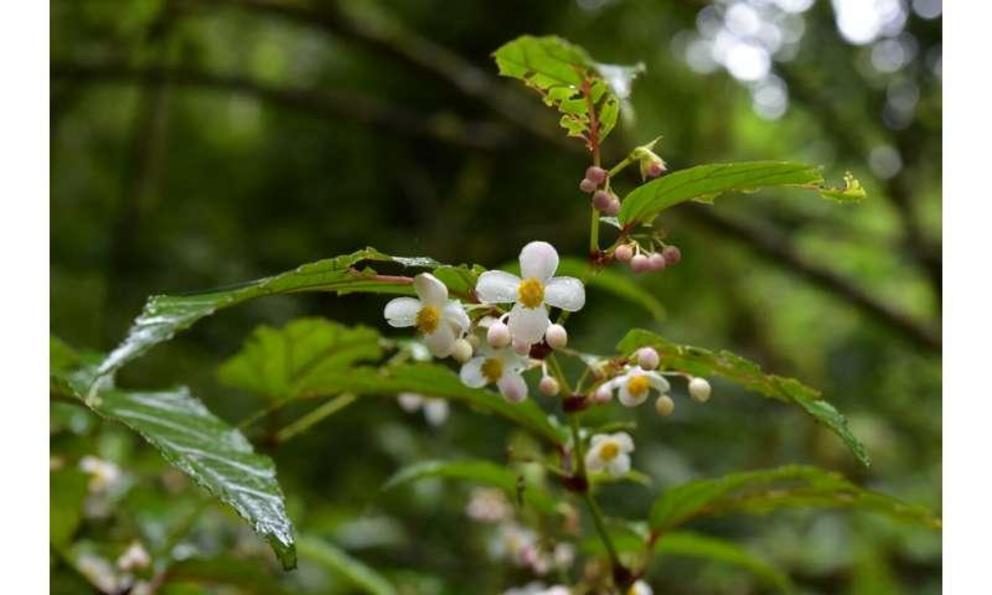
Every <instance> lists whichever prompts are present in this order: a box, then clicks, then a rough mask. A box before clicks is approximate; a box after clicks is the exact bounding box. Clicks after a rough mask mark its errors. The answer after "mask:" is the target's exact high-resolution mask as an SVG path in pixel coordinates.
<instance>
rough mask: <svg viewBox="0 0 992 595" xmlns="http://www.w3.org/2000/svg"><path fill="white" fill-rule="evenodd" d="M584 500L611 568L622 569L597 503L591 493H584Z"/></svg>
mask: <svg viewBox="0 0 992 595" xmlns="http://www.w3.org/2000/svg"><path fill="white" fill-rule="evenodd" d="M585 499H586V505H587V506H588V507H589V513H590V514H591V516H592V522H593V524H594V525H595V526H596V532H597V533H598V534H599V539H600V541H602V542H603V545H604V546H606V551H607V552H608V553H609V555H610V563H611V564H612V565H613V568H622V567H623V564H621V563H620V556H618V555H617V549H616V547H615V546H614V545H613V540H611V539H610V534H609V533H607V532H606V521H605V520H604V519H603V511H602V509H600V508H599V502H596V497H595V496H593V495H592V492H586V493H585ZM618 586H620V585H618Z"/></svg>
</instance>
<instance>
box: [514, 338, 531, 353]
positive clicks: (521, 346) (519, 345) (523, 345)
mask: <svg viewBox="0 0 992 595" xmlns="http://www.w3.org/2000/svg"><path fill="white" fill-rule="evenodd" d="M513 350H514V351H516V352H517V353H518V354H520V355H527V354H529V353H530V343H527V342H526V341H520V340H518V339H514V340H513Z"/></svg>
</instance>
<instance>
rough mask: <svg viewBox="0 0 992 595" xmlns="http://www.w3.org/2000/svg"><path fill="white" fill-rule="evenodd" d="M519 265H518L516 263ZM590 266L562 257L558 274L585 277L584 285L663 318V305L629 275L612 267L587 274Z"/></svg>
mask: <svg viewBox="0 0 992 595" xmlns="http://www.w3.org/2000/svg"><path fill="white" fill-rule="evenodd" d="M518 266H519V265H518ZM591 269H592V267H591V266H590V265H589V263H587V262H585V261H583V260H581V259H578V258H562V259H561V262H560V263H559V264H558V272H557V274H559V275H569V276H572V277H578V278H580V279H586V285H588V286H589V287H593V288H596V289H601V290H603V291H605V292H607V293H610V294H612V295H614V296H615V297H618V298H620V299H622V300H625V301H627V302H630V303H631V304H634V305H637V306H640V307H641V308H643V309H644V310H645V311H646V312H647V313H648V314H650V315H651V316H652V317H653V318H654V319H655V320H662V319H664V318H665V306H663V305H662V303H661V301H660V300H659V299H658V298H657V297H656V296H655V295H654V294H653V293H651V292H650V291H648V290H647V289H645V288H644V287H643V286H641V285H639V284H638V283H636V282H634V281H633V280H632V279H631V278H630V277H628V276H626V275H624V274H622V273H619V272H617V271H615V270H612V269H601V270H599V271H598V272H596V273H595V274H594V275H589V273H590V270H591Z"/></svg>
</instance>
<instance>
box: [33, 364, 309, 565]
mask: <svg viewBox="0 0 992 595" xmlns="http://www.w3.org/2000/svg"><path fill="white" fill-rule="evenodd" d="M63 347H64V348H65V349H62V348H63ZM67 349H68V348H67V347H66V346H65V345H64V344H61V346H60V350H59V353H57V354H55V356H56V361H54V362H53V365H52V371H53V382H52V386H53V389H57V390H61V391H65V394H67V395H71V396H75V397H76V398H78V399H80V400H82V401H83V402H84V403H85V404H86V405H87V406H88V407H89V408H90V409H92V410H93V411H95V412H96V413H98V414H99V415H101V416H103V417H105V418H107V419H109V420H112V421H116V422H119V423H122V424H124V425H125V426H127V427H129V428H131V429H132V430H134V431H135V432H137V433H138V434H140V435H141V436H142V437H143V438H144V439H145V440H146V441H147V442H149V443H150V444H151V445H152V446H154V447H155V448H157V449H158V451H159V453H160V454H161V455H162V456H163V457H164V458H165V460H166V461H168V462H169V463H170V464H171V465H173V466H174V467H176V468H178V469H179V470H181V471H182V472H184V473H185V474H186V475H188V476H189V477H190V478H191V479H193V481H195V482H196V483H197V484H198V485H199V486H200V487H202V488H204V489H205V490H207V491H208V492H209V493H210V494H212V495H214V496H216V497H217V498H218V499H219V500H221V501H222V502H224V503H225V504H228V505H229V506H231V507H232V508H234V510H235V511H236V512H237V513H238V514H239V515H241V517H242V518H244V519H245V520H246V521H247V522H248V523H249V524H250V525H251V526H252V528H253V529H254V530H255V532H257V533H258V534H259V535H261V536H263V537H264V538H265V539H266V540H267V541H268V542H269V544H270V545H271V546H272V549H273V551H275V553H276V556H278V558H279V560H280V562H282V565H283V567H284V568H286V569H290V568H293V567H295V566H296V550H295V545H294V541H293V527H292V524H291V522H290V520H289V517H288V516H287V515H286V507H285V502H284V498H283V494H282V491H281V490H280V488H279V484H278V483H277V481H276V471H275V465H274V464H273V463H272V460H271V459H270V458H269V457H266V456H263V455H259V454H256V453H255V452H254V449H253V448H252V446H251V444H250V443H249V442H248V440H246V439H245V437H244V436H243V435H242V434H241V432H239V431H238V430H236V429H234V428H232V427H231V426H229V425H228V424H227V423H226V422H224V421H223V420H221V419H220V418H218V417H216V416H214V415H213V414H212V413H210V411H208V410H207V408H206V407H205V406H204V405H203V403H201V402H200V401H199V400H198V399H196V398H194V397H193V396H192V395H190V394H189V391H188V389H186V388H185V387H181V388H177V389H171V390H162V391H125V390H118V389H115V388H111V387H105V386H102V385H101V390H100V391H99V392H98V393H96V394H95V395H90V394H88V393H86V392H84V391H85V390H86V387H87V386H88V385H89V383H88V381H89V380H90V379H91V378H92V375H93V373H94V372H93V369H94V368H93V367H89V368H86V367H85V366H84V367H82V368H80V369H73V368H67V367H66V365H65V362H66V361H67V360H66V358H65V356H66V355H67V353H70V352H68V351H66V350H67ZM83 360H85V357H83V356H79V355H76V361H83Z"/></svg>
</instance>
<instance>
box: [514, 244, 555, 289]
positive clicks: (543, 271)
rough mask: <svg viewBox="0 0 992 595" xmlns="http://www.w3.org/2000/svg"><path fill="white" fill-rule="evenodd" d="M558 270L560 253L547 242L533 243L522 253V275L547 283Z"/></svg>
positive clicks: (525, 247)
mask: <svg viewBox="0 0 992 595" xmlns="http://www.w3.org/2000/svg"><path fill="white" fill-rule="evenodd" d="M557 270H558V252H557V251H556V250H555V247H554V246H552V245H551V244H549V243H547V242H531V243H529V244H527V245H526V246H524V248H523V250H521V251H520V275H521V276H522V277H523V278H524V279H529V278H531V277H537V278H538V279H540V280H541V281H542V282H547V280H548V279H550V278H551V275H554V274H555V271H557Z"/></svg>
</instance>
